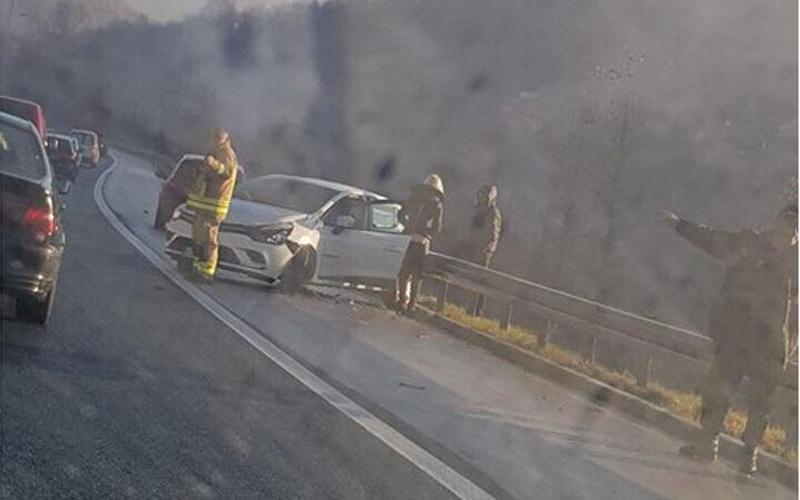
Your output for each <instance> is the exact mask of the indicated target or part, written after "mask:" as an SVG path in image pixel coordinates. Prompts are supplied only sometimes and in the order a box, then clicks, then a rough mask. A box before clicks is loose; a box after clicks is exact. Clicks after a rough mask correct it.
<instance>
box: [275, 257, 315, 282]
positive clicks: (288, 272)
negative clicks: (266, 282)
mask: <svg viewBox="0 0 800 500" xmlns="http://www.w3.org/2000/svg"><path fill="white" fill-rule="evenodd" d="M313 272H314V251H313V250H311V249H309V248H308V247H303V248H301V249H300V250H298V251H297V253H296V254H294V257H292V260H290V261H289V263H288V264H287V265H286V268H285V269H284V270H283V273H282V274H281V281H280V284H279V285H278V287H279V289H280V291H281V292H283V293H297V292H299V291H300V290H301V289H302V288H303V286H305V284H306V283H307V282H308V280H310V279H311V275H312V274H313Z"/></svg>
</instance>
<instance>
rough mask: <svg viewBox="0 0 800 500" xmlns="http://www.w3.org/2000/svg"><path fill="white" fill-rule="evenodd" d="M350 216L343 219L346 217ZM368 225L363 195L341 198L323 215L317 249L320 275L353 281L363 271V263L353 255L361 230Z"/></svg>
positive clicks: (322, 277)
mask: <svg viewBox="0 0 800 500" xmlns="http://www.w3.org/2000/svg"><path fill="white" fill-rule="evenodd" d="M348 218H349V219H350V220H349V222H347V223H346V224H345V223H342V220H343V219H348ZM366 227H367V202H366V200H365V199H364V198H363V197H361V196H347V197H345V198H342V199H341V200H339V201H337V202H336V203H335V204H334V205H333V206H332V207H331V208H330V209H329V210H328V211H327V212H326V213H325V215H324V216H323V217H322V229H320V238H319V247H318V249H317V258H318V261H319V263H318V265H317V278H319V279H322V280H335V281H350V280H352V279H354V278H355V277H356V276H358V275H359V271H358V267H359V265H360V263H359V262H358V260H357V259H356V257H355V256H354V255H353V250H354V247H355V246H356V245H357V244H358V240H359V237H358V233H361V232H363V231H364V230H365V229H366Z"/></svg>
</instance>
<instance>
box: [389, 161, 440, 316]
mask: <svg viewBox="0 0 800 500" xmlns="http://www.w3.org/2000/svg"><path fill="white" fill-rule="evenodd" d="M443 204H444V184H443V183H442V179H441V178H440V177H439V176H438V175H430V176H428V178H427V179H425V182H424V183H423V184H419V185H417V186H414V188H413V189H412V190H411V196H409V198H408V199H407V200H406V202H405V203H404V204H403V208H402V210H401V211H400V221H401V222H402V223H403V225H404V226H405V234H408V235H411V243H409V245H408V250H407V251H406V255H405V258H404V259H403V265H402V267H401V269H400V275H399V277H398V284H397V307H398V308H399V310H400V311H401V312H409V311H413V310H414V308H415V307H416V304H417V295H418V294H419V288H420V285H421V283H422V273H423V271H424V270H425V258H426V257H427V255H428V251H429V250H430V247H431V244H432V243H433V238H434V237H436V235H437V234H439V232H440V231H441V230H442V217H443V211H444V208H443Z"/></svg>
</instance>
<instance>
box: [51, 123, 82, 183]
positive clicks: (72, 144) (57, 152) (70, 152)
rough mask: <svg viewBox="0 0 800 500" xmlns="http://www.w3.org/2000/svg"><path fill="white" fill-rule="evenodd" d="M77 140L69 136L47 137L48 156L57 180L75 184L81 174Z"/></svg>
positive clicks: (55, 135) (56, 135)
mask: <svg viewBox="0 0 800 500" xmlns="http://www.w3.org/2000/svg"><path fill="white" fill-rule="evenodd" d="M76 144H77V142H76V141H75V139H74V138H73V137H71V136H68V135H62V134H49V135H48V136H47V156H48V157H49V158H50V164H51V165H52V166H53V172H54V174H55V176H56V177H57V178H60V179H64V180H68V181H70V182H75V180H76V179H77V178H78V173H79V172H80V166H81V164H80V160H81V155H80V150H79V149H78V147H77V146H76Z"/></svg>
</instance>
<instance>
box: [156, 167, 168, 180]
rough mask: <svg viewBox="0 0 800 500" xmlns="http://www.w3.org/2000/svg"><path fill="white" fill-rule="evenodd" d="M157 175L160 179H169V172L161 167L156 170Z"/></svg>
mask: <svg viewBox="0 0 800 500" xmlns="http://www.w3.org/2000/svg"><path fill="white" fill-rule="evenodd" d="M155 174H156V177H158V178H159V179H166V178H167V177H168V175H167V171H166V170H165V169H164V167H161V166H159V167H157V168H156V171H155Z"/></svg>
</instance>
